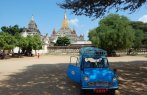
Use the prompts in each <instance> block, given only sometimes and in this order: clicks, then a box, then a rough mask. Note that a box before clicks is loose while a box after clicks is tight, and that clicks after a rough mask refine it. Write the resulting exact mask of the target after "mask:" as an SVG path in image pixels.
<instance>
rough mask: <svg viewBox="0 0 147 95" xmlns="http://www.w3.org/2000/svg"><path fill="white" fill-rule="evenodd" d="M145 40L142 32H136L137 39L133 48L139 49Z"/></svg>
mask: <svg viewBox="0 0 147 95" xmlns="http://www.w3.org/2000/svg"><path fill="white" fill-rule="evenodd" d="M143 38H144V33H143V31H142V30H135V39H134V42H133V48H135V49H138V48H140V47H141V45H142V40H143Z"/></svg>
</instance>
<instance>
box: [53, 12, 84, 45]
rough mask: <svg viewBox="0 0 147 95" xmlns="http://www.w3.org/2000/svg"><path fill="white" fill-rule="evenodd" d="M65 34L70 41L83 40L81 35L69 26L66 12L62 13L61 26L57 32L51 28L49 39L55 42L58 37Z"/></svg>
mask: <svg viewBox="0 0 147 95" xmlns="http://www.w3.org/2000/svg"><path fill="white" fill-rule="evenodd" d="M65 36H66V37H68V38H69V39H70V43H74V42H77V41H84V36H83V35H80V36H78V35H77V33H76V31H75V29H73V30H72V29H70V28H69V25H68V19H67V16H66V13H65V14H64V19H63V22H62V27H61V28H60V30H59V31H58V32H57V31H56V30H55V29H53V31H52V34H51V37H50V41H51V42H53V43H55V42H56V41H57V39H58V37H65Z"/></svg>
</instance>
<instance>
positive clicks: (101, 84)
mask: <svg viewBox="0 0 147 95" xmlns="http://www.w3.org/2000/svg"><path fill="white" fill-rule="evenodd" d="M88 86H112V83H110V82H89V83H88Z"/></svg>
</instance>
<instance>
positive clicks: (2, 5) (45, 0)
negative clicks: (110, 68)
mask: <svg viewBox="0 0 147 95" xmlns="http://www.w3.org/2000/svg"><path fill="white" fill-rule="evenodd" d="M61 1H62V0H0V27H1V26H10V25H15V24H18V25H19V26H20V27H27V24H28V22H29V21H30V19H31V17H32V15H34V18H35V21H36V23H37V25H38V28H39V30H40V31H41V33H42V34H43V35H44V34H46V33H48V34H49V36H50V34H51V33H52V30H53V28H55V29H56V31H58V30H59V29H60V28H61V25H62V21H63V16H64V10H63V9H61V8H60V7H59V6H57V5H56V3H58V2H61ZM111 12H112V13H115V12H113V10H112V11H111ZM66 14H67V17H68V19H69V23H70V27H71V28H72V29H73V28H75V30H76V31H77V34H78V35H80V34H84V36H85V38H86V39H87V33H88V31H89V30H90V29H93V28H95V27H97V26H98V22H99V20H100V19H96V20H94V21H92V18H88V17H85V16H75V15H74V14H71V11H70V10H67V11H66ZM118 14H120V15H125V16H127V17H128V18H129V19H130V20H133V21H137V20H141V21H144V22H147V4H145V5H143V6H142V7H141V8H139V9H138V10H137V11H136V12H134V13H132V14H129V12H127V11H121V12H118Z"/></svg>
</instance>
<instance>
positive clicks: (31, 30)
mask: <svg viewBox="0 0 147 95" xmlns="http://www.w3.org/2000/svg"><path fill="white" fill-rule="evenodd" d="M21 35H22V36H23V37H27V36H28V35H31V36H34V35H39V36H40V38H41V40H42V48H43V49H42V50H39V51H38V53H42V54H43V53H48V49H47V48H48V46H49V44H50V40H49V37H48V35H47V34H46V35H45V36H44V35H41V33H40V31H39V29H38V27H37V24H36V22H35V20H34V17H33V16H32V19H31V20H30V22H29V23H28V26H27V28H24V30H23V32H22V34H21ZM15 51H18V50H17V49H15ZM33 53H35V52H34V51H33Z"/></svg>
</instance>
